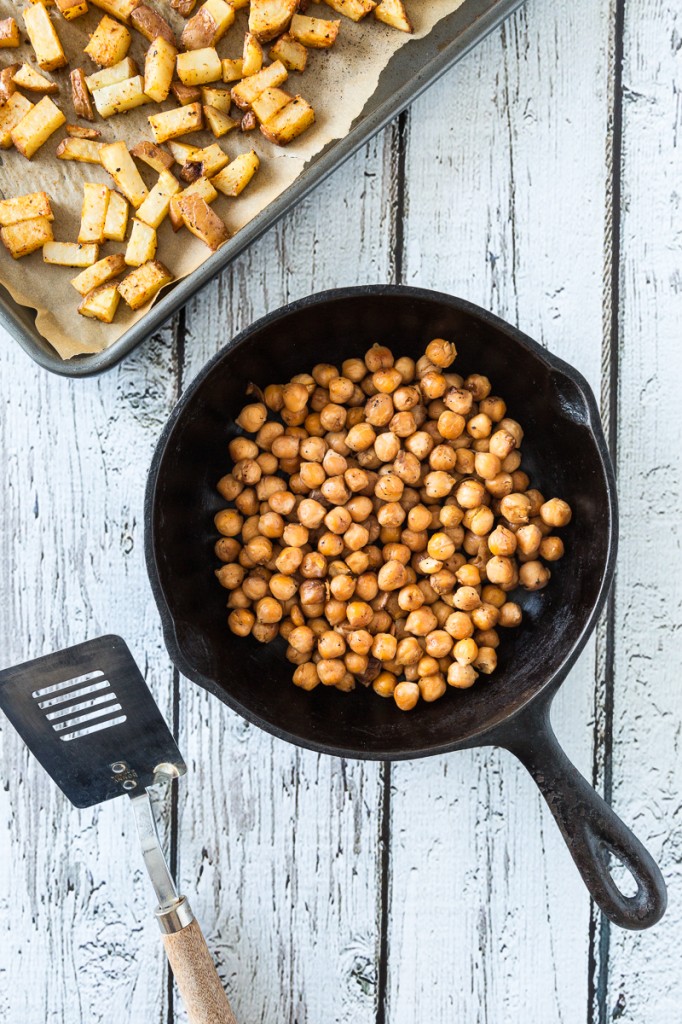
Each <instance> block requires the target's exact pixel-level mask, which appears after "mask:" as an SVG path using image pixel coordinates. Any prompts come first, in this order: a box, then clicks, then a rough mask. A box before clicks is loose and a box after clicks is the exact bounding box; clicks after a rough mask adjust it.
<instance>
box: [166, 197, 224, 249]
mask: <svg viewBox="0 0 682 1024" xmlns="http://www.w3.org/2000/svg"><path fill="white" fill-rule="evenodd" d="M177 205H178V210H179V211H180V216H181V217H182V220H183V223H184V225H185V227H186V228H188V229H189V230H190V231H191V232H192V234H193V235H195V236H196V237H197V238H200V239H201V241H202V242H204V243H205V244H206V245H207V246H208V247H209V249H212V250H213V251H214V252H215V250H216V249H218V248H220V246H221V245H223V243H224V242H226V241H227V240H228V238H229V237H230V232H229V231H228V230H227V226H226V224H225V223H224V222H223V221H222V220H221V219H220V217H219V216H218V214H217V213H215V212H214V211H213V210H212V209H211V207H210V206H209V205H208V203H207V202H206V200H205V199H202V198H201V196H198V195H189V196H181V197H180V199H178V204H177Z"/></svg>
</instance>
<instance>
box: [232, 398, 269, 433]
mask: <svg viewBox="0 0 682 1024" xmlns="http://www.w3.org/2000/svg"><path fill="white" fill-rule="evenodd" d="M267 418H268V410H267V409H266V408H265V405H264V404H263V403H262V402H254V403H253V405H245V406H244V408H243V409H242V411H241V412H240V414H239V416H237V418H236V420H235V423H236V424H237V426H239V427H241V428H242V430H245V431H246V433H247V434H256V433H257V432H258V431H259V430H260V428H261V427H262V426H263V424H264V423H265V421H266V419H267Z"/></svg>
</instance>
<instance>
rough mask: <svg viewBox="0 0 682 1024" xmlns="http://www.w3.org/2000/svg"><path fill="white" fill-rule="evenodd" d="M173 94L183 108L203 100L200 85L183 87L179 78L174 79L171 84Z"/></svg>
mask: <svg viewBox="0 0 682 1024" xmlns="http://www.w3.org/2000/svg"><path fill="white" fill-rule="evenodd" d="M171 92H172V93H173V95H174V96H175V98H176V100H177V101H178V103H181V104H182V106H183V107H186V106H187V104H188V103H198V102H199V100H200V99H201V89H200V88H199V86H198V85H183V84H182V82H181V81H180V79H179V78H174V79H173V81H172V82H171Z"/></svg>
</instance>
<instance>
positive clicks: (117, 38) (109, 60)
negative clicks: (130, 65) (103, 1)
mask: <svg viewBox="0 0 682 1024" xmlns="http://www.w3.org/2000/svg"><path fill="white" fill-rule="evenodd" d="M130 39H131V37H130V32H129V31H128V29H127V28H126V27H125V25H122V24H121V23H120V21H114V19H113V18H110V17H109V16H108V15H106V14H105V15H104V17H103V18H102V20H101V21H100V23H99V25H98V26H97V28H96V29H95V31H94V32H93V34H92V35H91V36H90V42H89V43H88V45H87V46H86V47H85V53H87V55H88V57H90V59H91V60H93V61H94V62H95V64H99V66H100V67H101V68H112V67H113V66H114V64H120V63H121V61H122V60H123V58H124V57H125V55H126V54H127V52H128V50H129V49H130Z"/></svg>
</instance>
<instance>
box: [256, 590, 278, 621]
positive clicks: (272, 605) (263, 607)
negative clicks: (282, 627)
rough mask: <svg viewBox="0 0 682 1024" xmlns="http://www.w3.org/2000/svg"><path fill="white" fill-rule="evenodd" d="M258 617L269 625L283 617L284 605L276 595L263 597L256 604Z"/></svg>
mask: <svg viewBox="0 0 682 1024" xmlns="http://www.w3.org/2000/svg"><path fill="white" fill-rule="evenodd" d="M256 618H257V619H258V621H259V622H264V623H266V624H268V625H271V624H272V623H275V622H279V621H280V619H281V618H282V605H281V604H280V603H279V601H277V600H275V598H274V597H263V598H261V600H260V601H258V603H257V604H256Z"/></svg>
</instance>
